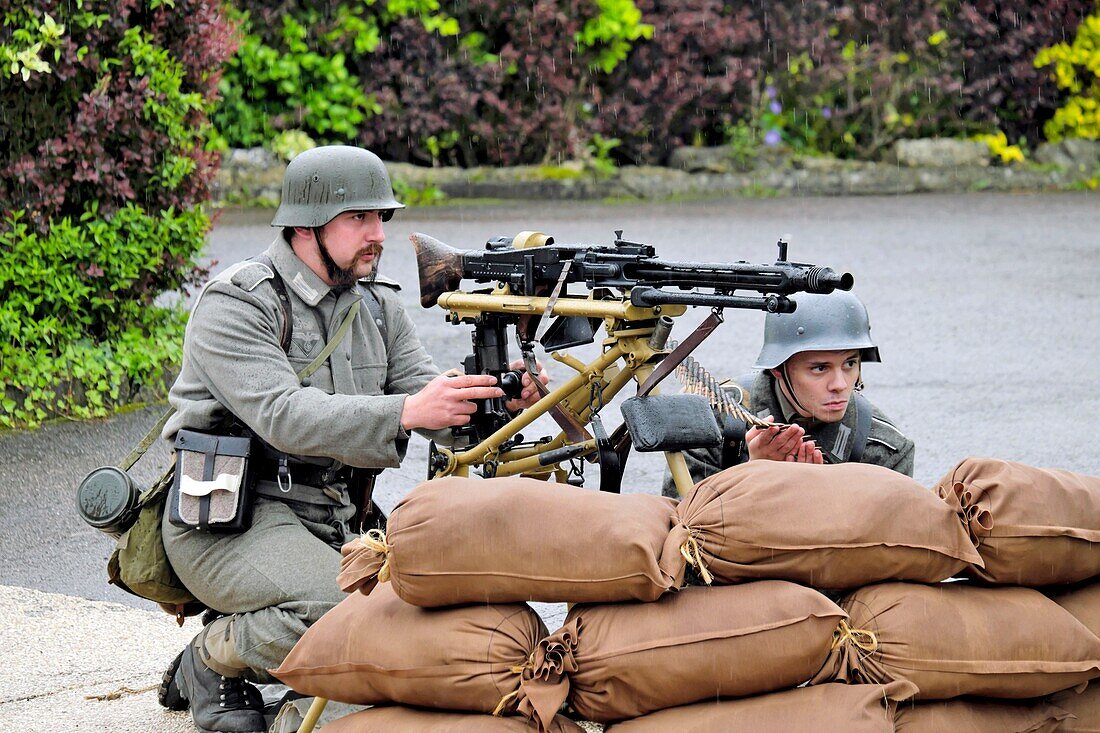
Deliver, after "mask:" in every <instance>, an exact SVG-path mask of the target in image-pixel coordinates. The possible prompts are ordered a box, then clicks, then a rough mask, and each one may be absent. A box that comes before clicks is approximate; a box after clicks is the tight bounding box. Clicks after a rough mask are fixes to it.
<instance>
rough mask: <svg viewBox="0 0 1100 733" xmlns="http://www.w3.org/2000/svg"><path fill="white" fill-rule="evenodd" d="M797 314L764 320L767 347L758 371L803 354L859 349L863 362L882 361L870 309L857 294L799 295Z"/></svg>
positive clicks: (756, 366)
mask: <svg viewBox="0 0 1100 733" xmlns="http://www.w3.org/2000/svg"><path fill="white" fill-rule="evenodd" d="M795 302H797V303H798V307H797V308H795V311H794V313H769V314H767V316H765V318H764V346H763V348H762V349H760V356H758V357H757V358H756V364H755V365H754V368H755V369H777V368H779V367H780V366H781V365H782V364H783V363H784V362H786V361H787V359H790V358H791V357H792V356H794V355H795V354H798V353H801V352H803V351H847V350H849V349H859V353H860V358H861V361H865V362H867V361H882V360H881V359H880V358H879V353H878V347H877V346H875V343H874V341H872V340H871V321H870V319H869V318H868V317H867V308H866V307H865V306H864V305H863V302H862V301H860V299H859V298H857V297H856V296H855V295H853V294H852V293H850V292H847V291H844V290H834V291H833V292H832V293H829V294H828V295H819V294H815V293H799V294H798V295H797V296H795Z"/></svg>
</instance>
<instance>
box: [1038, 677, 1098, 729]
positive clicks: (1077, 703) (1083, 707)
mask: <svg viewBox="0 0 1100 733" xmlns="http://www.w3.org/2000/svg"><path fill="white" fill-rule="evenodd" d="M1048 699H1049V701H1050V703H1051V704H1052V705H1056V706H1058V707H1060V708H1062V709H1063V710H1065V711H1067V712H1069V713H1070V714H1072V715H1074V716H1075V717H1074V718H1070V719H1068V720H1066V721H1065V722H1064V723H1062V727H1061V728H1059V729H1058V733H1100V684H1097V683H1095V682H1093V683H1092V684H1090V685H1089V686H1088V687H1087V688H1085V690H1083V691H1081V692H1078V691H1077V690H1063V691H1062V692H1059V693H1057V694H1055V695H1051V696H1050V698H1048Z"/></svg>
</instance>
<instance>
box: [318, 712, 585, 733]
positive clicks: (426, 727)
mask: <svg viewBox="0 0 1100 733" xmlns="http://www.w3.org/2000/svg"><path fill="white" fill-rule="evenodd" d="M535 729H536V728H535V723H534V722H533V721H530V720H525V719H523V718H498V717H493V716H492V715H478V714H477V713H442V712H436V711H432V710H418V709H416V708H406V707H401V706H398V705H393V706H387V707H378V708H369V709H367V710H360V711H359V712H357V713H352V714H351V715H345V716H344V717H342V718H339V719H338V720H334V721H332V722H331V723H328V724H327V725H325V727H323V728H321V729H320V733H534V731H535ZM546 733H584V729H583V728H581V727H580V726H579V725H577V724H576V723H574V722H573V721H572V720H569V718H565V717H562V716H561V715H559V716H557V717H555V718H554V720H553V721H552V722H551V724H550V727H549V728H547V729H546Z"/></svg>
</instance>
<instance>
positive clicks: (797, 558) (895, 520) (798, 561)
mask: <svg viewBox="0 0 1100 733" xmlns="http://www.w3.org/2000/svg"><path fill="white" fill-rule="evenodd" d="M676 513H677V516H678V518H679V524H678V525H677V527H676V529H675V530H673V535H674V537H676V538H677V539H678V540H679V541H680V542H682V543H685V545H686V547H687V550H688V555H689V557H691V558H692V559H693V560H694V561H695V564H696V565H699V566H700V567H699V569H698V571H699V574H700V575H701V576H702V578H703V580H704V581H708V582H709V581H710V580H711V576H713V582H715V583H738V582H741V581H744V580H753V579H763V578H777V579H782V580H791V581H794V582H796V583H802V584H804V585H809V586H813V587H815V588H830V589H850V588H857V587H860V586H863V585H867V584H869V583H874V582H878V581H882V580H917V581H921V582H926V583H932V582H936V581H940V580H943V579H945V578H949V577H951V576H952V575H953V574H955V573H957V572H958V571H960V570H962V569H963V568H964V567H966V566H967V565H968V564H969V563H976V564H981V558H980V557H979V556H978V554H977V553H976V552H975V551H974V548H973V546H972V545H971V543H970V539H969V538H968V537H967V535H966V531H965V530H964V529H963V527H962V525H961V524H960V522H959V520H958V518H957V517H956V516H955V514H954V513H953V512H952V511H950V510H949V509H948V507H945V506H944V505H943V502H942V501H940V500H939V499H937V498H936V495H935V494H933V493H932V492H930V491H928V490H927V489H925V488H924V487H923V486H921V485H920V484H918V483H917V482H916V481H914V480H913V479H911V478H909V477H908V476H904V475H902V474H900V473H898V472H896V471H891V470H890V469H888V468H883V467H882V466H872V465H868V464H862V463H843V464H838V465H835V466H818V465H811V464H804V463H786V462H781V461H749V462H748V463H743V464H741V465H739V466H734V467H732V468H728V469H726V470H724V471H722V472H720V473H717V474H715V475H713V476H710V477H708V478H706V479H704V480H703V481H700V482H699V483H698V484H696V486H695V488H694V489H693V490H692V491H690V492H689V493H688V494H687V496H685V497H684V499H683V501H681V502H680V505H679V506H678V507H677V509H676Z"/></svg>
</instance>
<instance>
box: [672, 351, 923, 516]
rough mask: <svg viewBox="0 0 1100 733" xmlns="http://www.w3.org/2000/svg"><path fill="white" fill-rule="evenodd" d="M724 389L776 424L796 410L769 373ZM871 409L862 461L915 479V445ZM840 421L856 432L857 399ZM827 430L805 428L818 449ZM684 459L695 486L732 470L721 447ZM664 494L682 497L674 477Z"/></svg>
mask: <svg viewBox="0 0 1100 733" xmlns="http://www.w3.org/2000/svg"><path fill="white" fill-rule="evenodd" d="M722 388H723V389H724V390H726V391H727V392H729V393H730V394H731V396H732V397H734V398H735V399H736V400H737V401H738V402H740V403H741V404H743V405H744V406H745V407H746V408H748V410H749V411H750V412H752V413H753V414H754V415H757V416H759V417H764V416H767V415H771V416H773V417H775V418H776V420H777V421H779V420H783V421H788V422H789V421H790V419H791V413H792V412H793V408H791V407H790V406H789V405H788V404H786V400H783V399H781V397H780V395H779V394H778V390H777V389H776V385H775V379H774V378H773V377H772V376H771V374H769V373H768V372H766V371H765V372H760V373H759V374H757V375H756V377H755V378H754V379H753V382H752V385H751V386H750V387H749V388H748V389H747V390H746V389H743V388H742V387H741V386H740V385H738V384H737V383H735V382H728V383H725V384H723V387H722ZM871 408H872V411H871V432H870V434H869V435H868V437H867V445H866V447H865V448H864V451H863V456H862V458H860V462H861V463H872V464H875V465H877V466H885V467H886V468H890V469H893V470H895V471H897V472H898V473H903V474H905V475H906V476H912V475H913V456H914V454H915V452H916V446H915V444H914V443H913V441H912V440H910V439H909V438H907V437H906V436H905V435H904V434H903V433H902V432H901V431H900V430H898V428H897V427H896V426H895V425H894V423H893V422H892V421H891V420H890V418H888V417H886V415H885V414H884V413H883V412H882V410H880V409H879V408H878V407H876V406H874V405H871ZM840 422H841V425H842V426H844V427H847V428H848V429H850V430H853V431H854V428H855V422H856V407H855V400H854V399H853V400H852V401H851V402H849V404H848V411H847V412H845V413H844V417H843V418H842V419H841V421H840ZM827 427H829V426H827V425H826V424H824V423H810V424H809V425H808V426H805V428H806V433H807V434H808V435H809V436H811V437H814V438H815V439H818V442H819V446H820V447H822V448H825V449H828V448H829V447H830V446H827V445H824V442H825V441H822V440H821V439H820V438H821V437H822V432H823V431H824V430H825V429H826V428H827ZM739 447H740V448H741V451H742V454H741V457H740V460H742V461H744V460H748V453H747V448H745V446H744V444H743V443H742V444H741V445H740V446H739ZM730 453H732V454H734V455H736V453H737V451H736V450H733V451H730V452H728V453H727V455H729V454H730ZM684 458H685V459H686V460H687V465H688V471H689V472H690V473H691V480H692V482H693V483H699V482H700V481H702V480H703V479H704V478H706V477H707V476H710V475H712V474H715V473H718V471H720V470H722V469H723V468H729V466H723V465H722V449H721V447H720V446H715V447H713V448H692V449H690V450H686V451H684ZM828 462H830V461H829V459H828V458H826V463H828ZM731 465H732V464H731ZM662 493H663V494H664V495H665V496H672V497H677V496H679V494H678V493H677V491H676V487H675V485H674V484H673V483H672V477H671V476H670V475H669V474H668V473H667V472H666V473H665V480H664V485H663V487H662Z"/></svg>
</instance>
